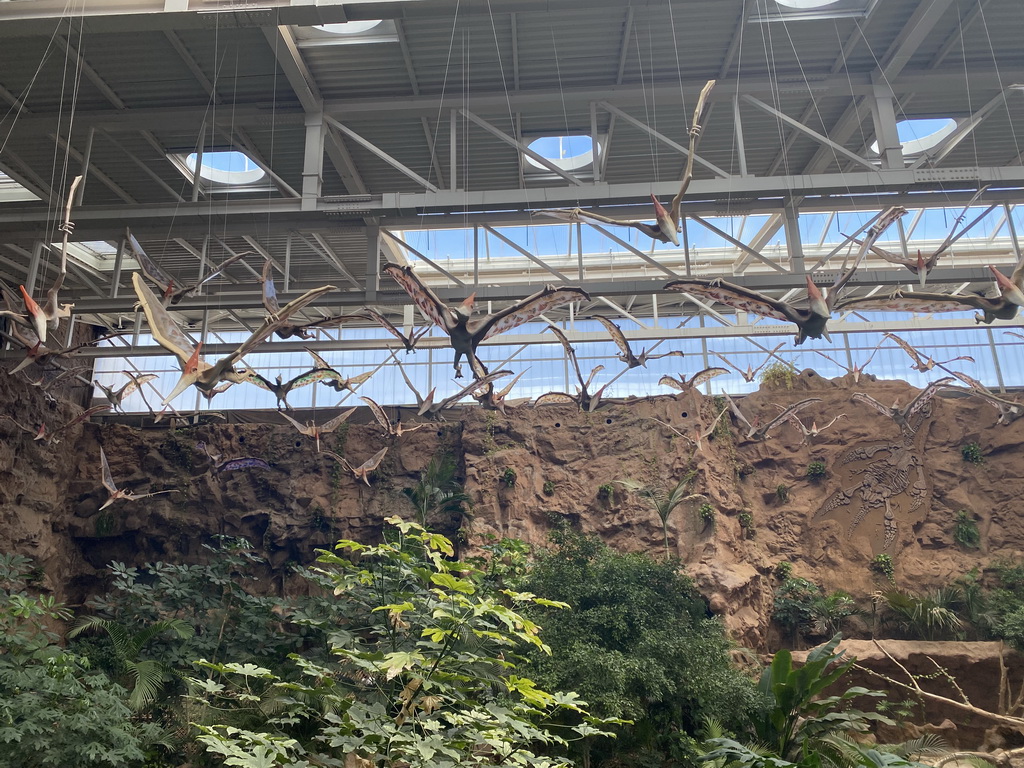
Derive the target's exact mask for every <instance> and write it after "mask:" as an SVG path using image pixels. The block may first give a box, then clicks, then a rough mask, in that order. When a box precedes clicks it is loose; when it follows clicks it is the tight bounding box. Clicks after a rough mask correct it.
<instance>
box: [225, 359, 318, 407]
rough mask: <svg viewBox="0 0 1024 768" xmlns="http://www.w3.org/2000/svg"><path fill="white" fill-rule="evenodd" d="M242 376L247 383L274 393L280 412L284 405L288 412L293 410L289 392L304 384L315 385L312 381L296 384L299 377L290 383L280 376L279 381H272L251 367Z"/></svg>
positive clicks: (246, 368) (246, 367) (247, 367)
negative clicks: (289, 402)
mask: <svg viewBox="0 0 1024 768" xmlns="http://www.w3.org/2000/svg"><path fill="white" fill-rule="evenodd" d="M241 375H242V377H243V378H244V379H245V381H247V382H249V383H250V384H252V385H254V386H257V387H259V388H260V389H264V390H266V391H267V392H272V393H273V394H274V397H275V398H277V403H276V405H277V410H279V411H280V410H281V406H282V405H284V407H285V408H286V409H287V410H289V411H290V410H292V407H291V406H290V405H289V404H288V393H289V392H291V391H292V390H293V389H295V388H296V387H300V386H303V384H312V383H313V382H312V381H311V380H310V381H305V382H303V384H296V382H297V381H298V380H299V378H300V377H299V376H296V377H295V378H294V379H291V380H289V381H284V380H283V377H282V376H280V375H279V376H277V381H271V380H270V379H268V378H267V377H266V376H264V375H263V374H261V373H259V372H258V371H256V370H255V369H253V368H250V367H249V366H245V371H244V372H243V373H242V374H241ZM303 375H305V374H303Z"/></svg>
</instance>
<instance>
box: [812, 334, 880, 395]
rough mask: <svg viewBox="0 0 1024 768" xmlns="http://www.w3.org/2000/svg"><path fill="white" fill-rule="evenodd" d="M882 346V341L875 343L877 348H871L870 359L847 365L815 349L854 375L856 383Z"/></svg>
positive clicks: (817, 352)
mask: <svg viewBox="0 0 1024 768" xmlns="http://www.w3.org/2000/svg"><path fill="white" fill-rule="evenodd" d="M883 341H884V339H883ZM881 346H882V342H881V341H880V342H878V343H877V344H876V345H875V348H874V349H872V350H871V354H870V355H868V359H867V360H865V361H864V362H863V363H850V365H845V364H843V363H841V362H839V361H838V360H836V359H835V358H834V357H832V356H831V355H826V354H825V353H824V352H819V351H818V350H814V351H815V354H818V355H821V356H822V357H824V358H825V359H826V360H828V361H829V362H830V363H832V364H833V365H836V366H838V367H840V368H842V369H843V370H844V371H846V372H847V373H848V374H850V375H851V376H853V383H854V384H860V377H861V376H862V375H863V374H864V369H865V368H867V367H868V366H869V365H870V364H871V361H872V360H874V358H875V353H877V352H878V350H879V348H880V347H881Z"/></svg>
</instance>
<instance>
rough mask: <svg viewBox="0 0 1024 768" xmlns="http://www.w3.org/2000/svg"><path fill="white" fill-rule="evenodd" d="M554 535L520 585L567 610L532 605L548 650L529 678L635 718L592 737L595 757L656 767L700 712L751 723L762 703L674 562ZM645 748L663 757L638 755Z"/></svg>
mask: <svg viewBox="0 0 1024 768" xmlns="http://www.w3.org/2000/svg"><path fill="white" fill-rule="evenodd" d="M552 540H553V542H554V544H555V547H554V548H553V549H551V550H549V551H547V552H541V553H538V555H537V559H536V562H535V564H534V566H533V567H532V568H531V569H530V571H529V572H528V573H527V576H526V578H525V580H524V581H523V583H522V584H521V588H522V589H526V590H529V591H531V592H536V593H537V594H538V595H540V596H543V597H546V598H549V599H552V600H556V601H560V602H565V603H568V604H569V606H570V609H569V610H564V611H562V610H555V609H551V608H546V607H544V606H535V607H531V608H529V614H530V616H531V618H534V619H535V620H536V621H537V622H538V623H540V624H542V625H543V627H544V639H545V641H546V642H547V643H548V644H549V645H550V646H551V650H552V653H551V655H546V654H541V653H538V652H537V651H533V652H532V653H531V657H530V658H531V663H532V669H533V675H531V676H532V677H534V678H535V679H536V680H537V682H538V684H540V685H542V686H544V687H546V688H548V689H549V690H554V689H558V690H560V689H571V690H575V691H578V692H579V694H580V695H581V696H582V697H583V698H584V699H586V700H587V701H589V702H591V704H592V707H593V709H594V711H595V712H597V713H598V714H601V715H605V716H614V717H622V718H630V719H633V720H635V723H634V724H632V725H622V726H620V727H618V728H617V729H616V730H617V731H618V733H619V738H618V740H617V741H616V742H614V743H610V742H608V741H599V742H597V743H595V744H594V745H593V751H594V752H595V754H593V755H591V764H593V765H598V764H600V763H601V760H602V759H605V760H608V761H609V762H608V763H607V764H608V765H623V766H625V765H636V766H639V765H647V764H649V765H660V764H661V763H662V761H663V760H664V755H667V754H670V753H672V751H673V750H674V749H680V750H684V751H685V749H686V748H687V747H686V744H687V743H689V741H688V739H686V738H684V734H689V735H690V736H693V735H694V734H696V733H697V730H698V729H699V727H700V723H701V720H702V719H703V717H704V716H712V717H718V718H719V719H721V720H722V721H723V722H724V723H726V725H727V726H729V727H738V726H739V725H741V724H742V723H743V722H745V721H746V719H747V718H748V716H749V713H750V712H751V711H752V709H755V708H756V707H757V705H758V703H759V700H758V698H757V696H756V695H755V693H754V690H753V686H752V685H751V684H750V682H749V681H748V680H747V679H746V678H745V677H744V676H743V675H742V674H741V673H740V672H739V671H738V670H736V669H734V668H733V667H732V665H731V663H730V661H729V656H728V654H729V651H728V648H729V642H728V640H727V639H726V637H725V634H724V632H723V630H722V627H721V625H720V624H719V622H718V621H717V620H715V619H713V618H709V617H708V614H707V608H706V604H705V602H704V600H703V598H702V597H701V596H700V594H699V593H698V592H697V591H696V589H695V588H694V586H693V583H692V581H691V580H690V579H689V578H687V577H686V576H684V575H682V574H681V573H680V572H679V570H678V568H677V566H676V564H674V563H672V562H666V561H663V562H658V561H656V560H654V559H653V558H651V557H649V556H647V555H645V554H641V553H629V554H620V553H617V552H613V551H612V550H610V549H609V548H608V547H607V546H605V545H604V544H603V543H601V541H600V540H598V539H596V538H595V537H590V536H583V535H581V534H578V533H575V532H573V531H571V530H569V529H567V528H565V527H564V526H563V527H561V528H557V529H555V531H554V532H553V534H552ZM580 746H581V747H582V748H584V749H585V748H586V746H585V745H580ZM641 752H642V753H644V754H660V755H661V756H662V757H661V758H659V759H657V760H656V761H655V760H653V759H652V760H651V761H650V762H640V758H639V757H637V755H638V754H640V753H641ZM573 754H575V753H573ZM676 759H677V762H676V763H674V764H678V765H695V764H696V763H695V762H694V761H693V760H692V759H687V757H686V755H685V754H684V755H680V756H677V758H676Z"/></svg>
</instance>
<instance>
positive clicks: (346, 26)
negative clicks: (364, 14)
mask: <svg viewBox="0 0 1024 768" xmlns="http://www.w3.org/2000/svg"><path fill="white" fill-rule="evenodd" d="M382 23H384V20H383V19H367V20H366V21H346V22H343V23H341V24H317V25H316V26H314V27H313V29H319V30H320V31H321V32H329V33H330V34H332V35H361V34H363V33H364V32H369V31H370V30H371V29H373V28H374V27H376V26H377V25H378V24H382Z"/></svg>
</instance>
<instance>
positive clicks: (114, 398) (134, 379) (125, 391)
mask: <svg viewBox="0 0 1024 768" xmlns="http://www.w3.org/2000/svg"><path fill="white" fill-rule="evenodd" d="M121 373H123V374H124V375H125V376H127V377H128V381H126V382H125V383H124V384H123V385H122V386H121V387H119V388H118V389H114V388H113V387H108V386H106V385H105V384H101V383H100V382H99V381H94V382H93V383H94V384H95V385H96V386H97V387H99V388H100V389H101V390H102V391H103V396H104V397H106V398H107V400H108V401H109V402H110V404H111V405H112V406H113V407H114V410H115V411H120V410H121V403H122V402H123V401H124V399H125V398H126V397H128V395H130V394H131V393H132V392H134V391H135V390H136V389H140V388H141V387H142V385H144V384H145V383H146V382H149V381H153V380H154V379H156V378H158V376H157V375H156V374H155V373H144V374H134V373H132V372H131V371H121Z"/></svg>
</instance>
